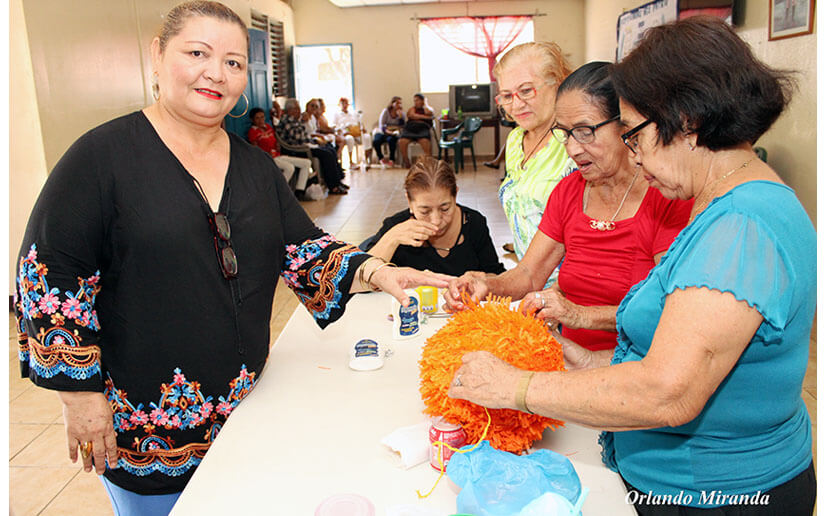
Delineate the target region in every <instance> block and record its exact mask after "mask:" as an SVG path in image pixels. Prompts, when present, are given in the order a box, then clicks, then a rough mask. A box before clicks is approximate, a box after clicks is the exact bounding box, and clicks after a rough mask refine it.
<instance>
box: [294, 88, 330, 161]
mask: <svg viewBox="0 0 825 516" xmlns="http://www.w3.org/2000/svg"><path fill="white" fill-rule="evenodd" d="M320 109H321V107H320V104H319V103H318V99H310V100H308V101H307V103H306V111H304V112H303V113H301V122H302V123H303V124H304V129H306V132H307V134H308V135H309V138H310V139H311V140H312V142H313V143H315V144H317V145H327V146H329V147H330V148H331V149H332V150H335V143H334V142H335V138H334V137H329V136H327V135H325V134H322V133H321V132H320V131H319V130H318V111H319V110H320ZM336 152H337V151H336Z"/></svg>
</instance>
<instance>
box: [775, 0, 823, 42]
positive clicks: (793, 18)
mask: <svg viewBox="0 0 825 516" xmlns="http://www.w3.org/2000/svg"><path fill="white" fill-rule="evenodd" d="M814 1H815V0H769V4H770V15H769V20H768V22H769V29H768V30H769V34H768V39H769V40H775V39H784V38H792V37H794V36H801V35H803V34H810V33H811V32H813V30H814Z"/></svg>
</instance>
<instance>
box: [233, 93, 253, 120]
mask: <svg viewBox="0 0 825 516" xmlns="http://www.w3.org/2000/svg"><path fill="white" fill-rule="evenodd" d="M241 96H242V97H243V99H244V100H245V101H246V109H244V110H243V113H241V114H240V115H233V114H232V113H231V112H229V113H228V115H229V116H231V117H232V118H241V117H242V116H244V115H245V114H246V113H247V111H249V99H248V98H247V96H246V93H241ZM232 109H235V108H232Z"/></svg>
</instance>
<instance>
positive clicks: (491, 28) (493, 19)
mask: <svg viewBox="0 0 825 516" xmlns="http://www.w3.org/2000/svg"><path fill="white" fill-rule="evenodd" d="M532 19H533V17H532V16H474V17H470V16H463V17H459V18H427V19H423V20H421V23H422V24H423V25H425V26H427V27H428V28H429V29H430V30H432V31H433V32H435V33H436V34H437V35H438V36H439V37H440V38H441V39H443V40H444V41H446V42H447V43H449V44H450V45H451V46H453V47H455V48H457V49H458V50H460V51H462V52H464V53H466V54H469V55H471V56H475V57H481V58H486V59H487V67H488V71H489V73H490V80H495V77H494V76H493V67H494V66H495V64H496V59H497V58H498V56H499V54H501V53H502V52H503V51H504V49H506V48H507V47H508V46H509V45H510V44H511V43H513V41H515V39H516V38H517V37H518V35H519V34H520V33H521V31H522V30H523V29H524V27H525V26H526V25H527V24H528V23H529V22H531V21H532Z"/></svg>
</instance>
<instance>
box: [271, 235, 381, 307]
mask: <svg viewBox="0 0 825 516" xmlns="http://www.w3.org/2000/svg"><path fill="white" fill-rule="evenodd" d="M332 244H337V246H336V248H335V249H333V250H332V251H331V252H330V253H329V255H328V256H327V258H326V259H320V256H321V254H322V253H323V252H324V250H325V249H326V248H327V247H329V246H330V245H332ZM286 253H287V254H286V261H285V264H284V270H283V271H282V272H281V276H282V277H283V278H284V282H285V283H286V284H287V286H289V287H290V288H291V289H292V290H293V291H294V292H295V293H296V295H297V296H298V298H299V299H300V300H301V302H302V303H303V304H304V306H306V308H307V310H309V311H310V313H311V314H312V316H313V317H314V318H315V319H317V320H326V319H329V317H330V314H331V313H332V311H333V310H336V309H339V308H341V304H340V301H341V298H342V297H343V294H342V293H341V289H340V288H339V286H340V283H341V280H343V278H344V277H346V275H347V272H348V271H349V265H350V260H351V259H352V257H353V256H359V255H363V254H365V253H363V252H362V251H360V250H359V249H358V248H356V247H353V246H351V245H349V244H345V243H343V242H339V241H337V240H335V238H334V237H332V236H331V235H325V236H323V237H321V238H319V239H316V240H307V241H305V242H303V243H302V244H301V245H300V246H296V245H293V244H290V245H288V246H286ZM302 279H303V281H302Z"/></svg>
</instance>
